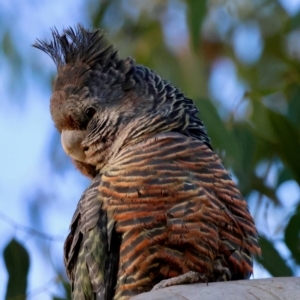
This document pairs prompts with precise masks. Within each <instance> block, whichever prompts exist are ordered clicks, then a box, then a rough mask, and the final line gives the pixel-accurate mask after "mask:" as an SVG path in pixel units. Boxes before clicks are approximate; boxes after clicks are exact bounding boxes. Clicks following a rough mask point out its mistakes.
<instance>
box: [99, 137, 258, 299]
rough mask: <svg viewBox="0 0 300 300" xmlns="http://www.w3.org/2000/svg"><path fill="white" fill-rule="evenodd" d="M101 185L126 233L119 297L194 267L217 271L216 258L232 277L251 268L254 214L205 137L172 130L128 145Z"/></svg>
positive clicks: (113, 215) (254, 245)
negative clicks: (191, 136)
mask: <svg viewBox="0 0 300 300" xmlns="http://www.w3.org/2000/svg"><path fill="white" fill-rule="evenodd" d="M99 192H100V194H101V197H102V198H103V201H104V203H103V208H104V210H106V211H107V213H108V215H110V216H111V218H112V219H115V220H116V222H117V223H116V230H117V231H118V232H120V233H122V234H123V240H122V244H121V247H120V265H119V274H118V283H117V289H116V293H117V294H116V295H117V296H118V297H121V296H131V295H133V294H136V293H140V292H142V291H144V290H145V289H146V290H147V289H148V290H149V289H150V288H151V287H152V286H153V285H154V284H155V283H157V281H159V280H161V279H164V277H165V278H167V277H173V276H177V275H180V273H181V274H182V273H185V272H187V271H190V270H194V271H201V270H202V271H203V272H204V271H205V272H209V271H211V272H213V268H215V267H216V268H218V266H217V265H216V266H214V264H217V263H219V262H221V264H225V266H226V267H228V268H229V269H230V270H231V271H232V273H234V274H232V278H241V279H242V278H246V277H248V276H249V274H250V273H251V272H252V258H251V254H258V253H259V252H260V249H259V246H258V243H257V233H256V228H255V225H254V221H253V219H252V217H251V215H250V213H249V211H248V206H247V203H246V201H245V200H244V198H243V197H242V195H241V194H240V192H239V190H238V189H237V187H236V185H235V184H234V182H233V181H232V179H231V177H230V176H229V173H228V172H227V171H226V170H225V169H224V167H223V166H222V164H221V161H220V159H219V158H218V156H217V155H216V154H215V153H214V152H213V151H212V150H211V149H209V147H208V146H207V145H206V144H205V143H203V142H201V141H199V140H195V139H192V138H190V137H186V136H183V135H182V134H179V133H175V132H174V133H162V134H159V135H156V136H155V137H153V138H149V139H147V140H145V141H144V142H141V143H139V144H136V145H131V146H130V147H128V148H125V149H124V150H123V151H121V152H119V153H118V154H117V155H116V156H115V157H113V158H112V159H111V161H110V164H108V166H107V167H106V168H105V169H104V170H103V175H102V181H101V184H100V187H99ZM155 272H156V273H155ZM143 287H144V290H143Z"/></svg>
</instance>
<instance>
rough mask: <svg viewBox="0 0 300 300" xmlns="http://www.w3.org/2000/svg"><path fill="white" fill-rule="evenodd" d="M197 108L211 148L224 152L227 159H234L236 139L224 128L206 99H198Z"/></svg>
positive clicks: (212, 106)
mask: <svg viewBox="0 0 300 300" xmlns="http://www.w3.org/2000/svg"><path fill="white" fill-rule="evenodd" d="M197 106H198V107H199V110H200V117H201V119H202V120H203V122H204V124H205V127H206V129H207V132H208V136H209V137H210V138H211V143H212V146H213V148H214V149H216V150H217V149H220V150H225V151H226V158H228V159H229V158H232V157H234V158H235V159H236V156H237V155H239V151H237V150H238V146H237V142H236V139H235V137H234V135H233V133H232V132H231V131H229V130H228V129H227V128H226V127H225V125H224V123H223V121H222V120H221V118H220V116H219V114H218V112H217V110H216V108H215V107H214V105H213V104H212V102H211V101H210V100H207V99H198V101H197ZM229 160H230V159H229Z"/></svg>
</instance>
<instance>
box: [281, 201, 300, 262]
mask: <svg viewBox="0 0 300 300" xmlns="http://www.w3.org/2000/svg"><path fill="white" fill-rule="evenodd" d="M284 240H285V243H286V245H287V247H288V248H289V249H290V251H291V253H292V255H293V258H294V259H295V261H296V263H297V264H300V205H299V206H298V208H297V210H296V212H295V214H294V215H293V216H292V217H291V219H290V221H289V223H288V225H287V227H286V229H285V235H284Z"/></svg>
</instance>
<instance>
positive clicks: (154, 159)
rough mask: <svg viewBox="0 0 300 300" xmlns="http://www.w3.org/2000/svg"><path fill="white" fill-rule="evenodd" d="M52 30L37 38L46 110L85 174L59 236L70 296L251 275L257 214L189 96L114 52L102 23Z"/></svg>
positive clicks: (129, 292)
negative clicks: (48, 86) (53, 71)
mask: <svg viewBox="0 0 300 300" xmlns="http://www.w3.org/2000/svg"><path fill="white" fill-rule="evenodd" d="M52 34H53V41H52V42H50V43H47V42H44V41H38V42H37V43H36V44H35V47H37V48H39V49H41V50H42V51H44V52H46V53H47V54H49V55H50V56H51V57H52V58H53V60H54V61H55V63H56V65H57V68H58V75H57V77H56V79H55V82H54V85H53V95H52V98H51V108H50V109H51V115H52V118H53V121H54V123H55V125H56V127H57V129H58V130H59V132H61V135H62V144H63V148H64V150H65V151H66V153H67V154H68V155H69V156H70V157H71V158H72V160H73V162H74V164H75V165H76V166H77V168H78V169H79V170H80V171H81V172H82V173H83V174H85V175H87V176H89V177H91V178H92V183H91V185H90V186H89V187H88V189H87V190H86V191H85V192H84V194H83V196H82V197H81V199H80V201H79V204H78V207H77V210H76V212H75V214H74V217H73V219H72V222H71V230H70V234H69V236H68V238H67V240H66V243H65V265H66V269H67V274H68V276H69V278H70V280H71V283H72V298H73V299H75V300H77V299H106V300H110V299H118V300H123V299H128V298H129V297H131V296H133V295H136V294H138V293H141V292H144V291H149V290H151V289H152V288H153V287H154V286H155V285H156V284H158V285H157V286H156V287H163V286H167V285H170V284H178V283H184V282H195V281H207V282H208V281H218V280H234V279H246V278H249V276H250V275H251V273H252V271H253V270H252V256H253V255H257V254H259V253H260V248H259V245H258V242H257V233H256V228H255V225H254V221H253V219H252V217H251V215H250V213H249V210H248V206H247V203H246V201H245V200H244V198H243V197H242V195H241V194H240V192H239V190H238V189H237V187H236V185H235V183H234V182H233V181H232V179H231V178H230V175H229V173H228V172H227V171H226V170H225V169H224V167H223V166H222V163H221V161H220V159H219V158H218V156H217V155H216V154H215V153H214V151H213V149H212V147H211V144H210V140H209V137H208V135H207V133H206V130H205V127H204V125H203V122H202V121H201V119H200V118H199V117H198V116H197V113H198V110H197V108H196V106H195V104H194V103H193V101H192V100H191V99H188V98H187V97H185V95H184V94H183V93H182V92H181V91H180V90H179V89H178V88H176V87H174V86H173V85H172V84H171V83H170V82H168V81H166V80H162V79H161V78H160V76H159V75H157V74H156V73H155V72H154V71H152V70H150V69H148V68H146V67H144V66H140V65H136V64H135V62H134V60H133V59H131V58H126V59H119V58H118V55H117V52H116V50H115V49H114V48H113V46H111V45H110V44H109V43H108V42H107V41H106V39H105V37H104V35H103V33H102V31H100V30H91V31H88V30H85V29H84V28H83V27H82V26H81V25H79V26H77V27H76V28H75V29H72V28H69V29H67V30H66V31H65V32H64V33H63V34H61V35H60V34H59V33H58V32H57V30H53V31H52ZM164 280H166V281H164Z"/></svg>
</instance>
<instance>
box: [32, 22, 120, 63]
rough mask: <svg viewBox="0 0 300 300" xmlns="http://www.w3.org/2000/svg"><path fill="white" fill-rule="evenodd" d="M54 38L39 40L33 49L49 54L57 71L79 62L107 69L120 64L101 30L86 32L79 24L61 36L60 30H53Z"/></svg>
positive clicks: (115, 52)
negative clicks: (111, 65)
mask: <svg viewBox="0 0 300 300" xmlns="http://www.w3.org/2000/svg"><path fill="white" fill-rule="evenodd" d="M52 37H53V40H52V41H50V42H48V41H45V40H39V39H37V40H36V42H35V43H34V45H33V47H35V48H38V49H40V50H42V51H43V52H45V53H46V54H48V55H49V56H50V57H51V58H52V59H53V61H54V63H55V64H56V67H57V69H60V68H61V67H62V66H64V65H66V64H74V63H77V62H80V63H84V64H87V65H89V66H90V67H91V68H93V67H95V66H96V65H97V64H100V65H101V66H102V68H104V69H105V68H106V67H107V65H108V64H109V62H112V61H114V62H115V63H117V62H118V57H117V51H116V50H115V49H114V47H113V46H112V45H111V44H109V43H108V41H107V40H106V38H105V34H104V33H103V31H102V30H100V29H95V30H86V29H84V28H83V26H82V25H80V24H79V25H77V26H76V27H74V28H72V27H69V28H68V29H66V30H64V31H63V33H62V34H59V32H58V30H57V29H56V28H53V29H52Z"/></svg>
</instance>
